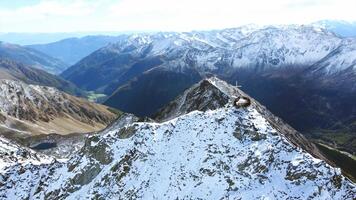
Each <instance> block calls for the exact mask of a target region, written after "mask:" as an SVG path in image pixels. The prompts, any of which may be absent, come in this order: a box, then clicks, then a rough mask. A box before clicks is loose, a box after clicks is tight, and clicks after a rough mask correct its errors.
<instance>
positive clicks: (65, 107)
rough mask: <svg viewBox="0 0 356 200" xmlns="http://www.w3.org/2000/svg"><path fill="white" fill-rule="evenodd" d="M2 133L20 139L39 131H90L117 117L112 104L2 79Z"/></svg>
mask: <svg viewBox="0 0 356 200" xmlns="http://www.w3.org/2000/svg"><path fill="white" fill-rule="evenodd" d="M0 113H1V116H2V117H1V120H0V122H1V123H0V124H1V125H0V129H1V131H0V132H1V134H2V135H4V136H6V137H8V138H11V139H14V140H17V141H20V142H21V140H24V139H26V138H27V137H31V136H33V135H39V134H50V133H57V134H68V133H73V132H77V133H87V132H92V131H97V130H100V129H103V128H105V126H106V125H108V124H109V123H110V122H111V121H113V120H114V119H115V117H116V114H114V113H112V112H111V111H109V109H108V107H106V106H103V105H99V104H95V103H91V102H88V101H86V100H84V99H80V98H77V97H74V96H71V95H68V94H66V93H63V92H60V91H58V90H57V89H55V88H52V87H46V86H38V85H27V84H25V83H22V82H19V81H11V80H0Z"/></svg>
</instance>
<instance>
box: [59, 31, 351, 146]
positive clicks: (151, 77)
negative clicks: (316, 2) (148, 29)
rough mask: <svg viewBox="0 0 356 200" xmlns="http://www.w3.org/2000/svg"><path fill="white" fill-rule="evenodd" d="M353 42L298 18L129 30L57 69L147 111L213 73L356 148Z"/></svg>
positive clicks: (112, 101)
mask: <svg viewBox="0 0 356 200" xmlns="http://www.w3.org/2000/svg"><path fill="white" fill-rule="evenodd" d="M355 43H356V41H355V39H352V38H342V37H339V36H337V35H336V34H334V33H332V32H330V31H327V30H325V29H323V28H319V27H315V26H297V25H290V26H267V27H262V28H261V27H254V26H244V27H240V28H233V29H224V30H216V31H202V32H187V33H157V34H134V35H131V36H130V37H129V38H127V39H125V40H121V41H118V42H116V43H114V44H109V45H108V46H106V47H103V48H101V49H99V50H97V51H95V52H94V53H92V54H91V55H89V56H87V57H86V58H84V59H83V60H81V61H79V62H78V63H77V64H75V65H73V66H72V67H70V68H68V69H67V70H65V71H64V72H63V73H62V74H61V76H62V77H63V78H65V79H67V80H69V81H71V82H73V83H75V84H76V85H77V86H79V87H81V88H82V89H85V90H94V91H96V92H100V93H105V94H107V95H111V96H110V97H109V98H108V99H107V101H106V103H105V104H106V105H109V106H113V107H116V108H118V109H121V110H123V111H126V112H132V113H135V114H137V115H139V116H149V115H152V114H153V112H154V111H155V110H157V109H158V108H160V107H162V106H163V105H165V104H166V103H167V102H169V101H170V100H172V99H173V98H174V97H175V96H177V95H178V94H179V93H181V92H182V91H183V90H184V89H186V88H187V87H189V86H191V85H192V84H194V83H196V82H198V81H199V80H201V79H203V78H204V77H207V76H211V75H217V76H219V77H220V78H222V79H224V80H226V81H229V82H230V83H232V84H235V83H236V82H237V84H239V85H241V86H242V87H243V88H244V89H245V91H246V92H248V93H249V94H250V95H252V96H253V97H255V98H256V99H257V100H259V101H261V102H262V103H263V104H265V105H266V106H267V107H268V108H269V109H271V110H272V112H274V113H276V114H277V115H279V116H281V117H282V118H283V119H284V120H286V121H287V122H289V123H290V124H292V126H293V127H295V128H297V129H298V130H300V131H303V132H304V133H308V134H312V135H313V136H314V134H316V133H318V134H320V133H321V132H323V131H324V130H332V131H333V132H334V133H335V132H339V133H340V132H342V134H341V135H342V136H340V137H343V138H347V140H335V138H333V137H332V136H331V137H327V138H324V141H331V144H332V145H337V146H338V145H342V146H344V147H345V148H346V149H348V150H349V151H351V152H355V150H356V146H354V144H355V142H353V141H354V140H355V136H354V133H355V130H356V129H355V127H354V126H353V124H354V123H355V122H356V114H355V113H356V107H355V106H356V105H355V104H354V100H355V94H356V93H355V89H356V85H355V84H356V81H355V80H356V73H355V71H356V67H355V62H356V56H355V55H356V51H355ZM143 102H144V103H143ZM344 133H345V134H344ZM350 141H351V142H350Z"/></svg>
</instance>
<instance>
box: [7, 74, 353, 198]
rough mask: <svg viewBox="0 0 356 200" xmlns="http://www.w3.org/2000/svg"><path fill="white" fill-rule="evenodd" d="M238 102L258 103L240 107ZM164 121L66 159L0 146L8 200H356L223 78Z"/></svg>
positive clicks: (114, 133) (125, 118) (126, 130)
mask: <svg viewBox="0 0 356 200" xmlns="http://www.w3.org/2000/svg"><path fill="white" fill-rule="evenodd" d="M237 97H244V98H249V99H250V103H251V104H250V105H245V106H243V107H237V106H236V104H234V103H233V102H235V100H236V98H237ZM143 103H144V100H143ZM174 105H176V106H174ZM158 116H160V117H159V121H153V120H149V119H147V120H140V119H138V118H137V117H135V116H133V115H132V114H124V115H122V116H120V117H119V118H118V119H117V120H116V121H115V122H114V123H112V124H111V125H110V126H109V127H108V128H106V129H105V130H103V131H101V132H99V133H97V134H92V135H90V136H89V137H88V138H86V139H85V145H84V146H83V148H81V149H80V151H79V152H78V153H77V154H75V155H73V156H71V157H70V158H69V159H66V160H55V159H53V158H52V157H51V156H45V155H43V154H42V153H38V152H34V151H33V150H30V149H28V148H25V147H22V146H21V145H18V144H16V143H12V142H10V141H8V140H6V139H4V138H2V137H0V161H1V163H2V164H1V165H0V177H1V179H0V198H2V199H14V198H15V199H17V198H20V199H83V198H84V199H201V198H203V199H345V200H352V199H354V197H355V194H356V187H355V184H353V183H352V182H351V181H350V180H349V179H347V178H346V177H344V176H343V175H342V174H341V172H340V170H339V169H336V168H333V167H332V166H330V164H329V163H328V161H327V160H320V158H322V159H323V155H322V154H321V153H320V152H319V151H318V149H317V148H316V147H315V146H314V145H313V144H312V143H310V142H309V141H308V140H306V139H305V138H304V137H303V136H302V135H301V134H300V133H298V132H297V131H295V130H294V129H293V128H291V127H290V126H288V125H287V124H285V123H283V121H282V120H280V119H278V118H277V117H275V116H274V115H272V114H271V113H270V112H269V111H268V110H267V109H266V108H264V107H263V106H261V105H260V104H259V103H258V102H256V101H255V100H253V99H251V98H250V97H248V96H247V95H245V94H244V93H243V92H242V91H241V90H239V89H238V88H236V87H233V86H231V85H228V84H227V83H225V82H223V81H221V80H219V79H217V78H211V79H206V80H203V81H201V82H200V83H198V84H196V85H194V86H193V87H191V88H189V89H188V90H186V91H185V92H184V93H183V94H182V95H181V96H180V97H179V98H177V99H176V100H175V101H173V102H171V104H169V105H168V106H167V107H165V108H163V109H162V110H161V111H160V112H159V115H158ZM318 158H319V159H318ZM14 160H15V161H16V162H14Z"/></svg>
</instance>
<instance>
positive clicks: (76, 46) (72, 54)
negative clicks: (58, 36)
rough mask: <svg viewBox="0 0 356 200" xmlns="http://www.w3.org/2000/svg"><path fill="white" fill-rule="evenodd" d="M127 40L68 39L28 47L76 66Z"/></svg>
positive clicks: (93, 37)
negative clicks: (102, 49)
mask: <svg viewBox="0 0 356 200" xmlns="http://www.w3.org/2000/svg"><path fill="white" fill-rule="evenodd" d="M123 38H127V36H125V35H121V36H100V35H98V36H94V35H93V36H86V37H81V38H66V39H63V40H60V41H56V42H53V43H48V44H34V45H28V47H30V48H32V49H36V50H38V51H41V52H44V53H47V54H48V55H50V56H52V57H54V58H57V59H59V60H62V61H64V62H65V63H68V64H70V65H73V64H75V63H76V62H78V61H79V60H81V59H82V58H84V57H86V56H87V55H89V54H91V53H92V52H94V51H96V50H98V49H99V48H101V47H104V46H106V45H108V44H109V43H113V42H116V41H118V40H120V39H123Z"/></svg>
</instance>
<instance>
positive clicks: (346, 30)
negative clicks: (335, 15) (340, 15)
mask: <svg viewBox="0 0 356 200" xmlns="http://www.w3.org/2000/svg"><path fill="white" fill-rule="evenodd" d="M312 25H313V26H316V27H321V28H324V29H327V30H330V31H332V32H334V33H336V34H338V35H340V36H342V37H356V22H355V21H354V22H349V21H343V20H321V21H317V22H314V23H312Z"/></svg>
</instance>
